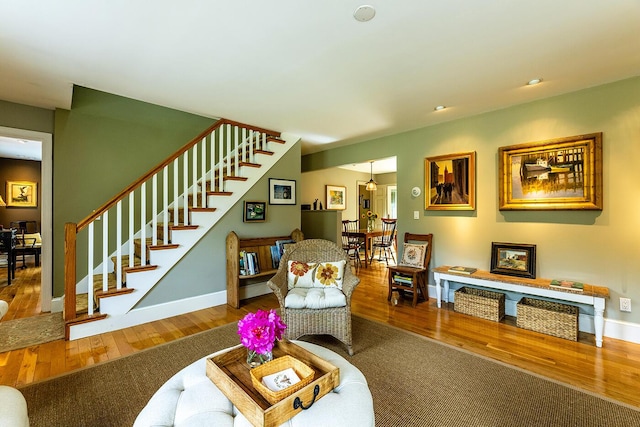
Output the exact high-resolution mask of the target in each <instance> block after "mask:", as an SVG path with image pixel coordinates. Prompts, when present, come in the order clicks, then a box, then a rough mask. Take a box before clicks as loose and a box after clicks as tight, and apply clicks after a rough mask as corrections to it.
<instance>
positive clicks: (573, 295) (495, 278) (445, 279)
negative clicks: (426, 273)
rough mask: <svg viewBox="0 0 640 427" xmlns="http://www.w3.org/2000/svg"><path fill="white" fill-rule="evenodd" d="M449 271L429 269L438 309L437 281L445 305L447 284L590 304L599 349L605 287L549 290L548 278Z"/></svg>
mask: <svg viewBox="0 0 640 427" xmlns="http://www.w3.org/2000/svg"><path fill="white" fill-rule="evenodd" d="M449 268H450V267H449V266H442V267H437V268H434V269H433V277H434V279H435V285H436V298H437V302H438V308H440V307H441V305H442V302H441V301H442V288H441V287H440V283H441V282H442V285H443V288H444V300H445V302H449V281H453V282H456V283H465V284H469V285H475V286H480V287H483V288H493V289H501V290H504V291H511V292H515V293H520V294H527V295H536V296H541V297H547V298H553V299H556V300H562V301H569V302H575V303H579V304H586V305H591V306H593V308H594V316H593V322H594V330H595V336H596V346H597V347H602V335H603V331H604V305H605V299H607V298H609V288H606V287H604V286H595V285H588V284H585V285H584V290H583V291H582V292H576V291H570V290H564V289H560V288H552V287H551V286H549V283H550V282H551V280H549V279H525V278H521V277H515V276H505V275H501V274H492V273H489V272H488V271H482V270H478V271H476V272H475V273H473V274H469V275H467V274H460V273H450V272H449Z"/></svg>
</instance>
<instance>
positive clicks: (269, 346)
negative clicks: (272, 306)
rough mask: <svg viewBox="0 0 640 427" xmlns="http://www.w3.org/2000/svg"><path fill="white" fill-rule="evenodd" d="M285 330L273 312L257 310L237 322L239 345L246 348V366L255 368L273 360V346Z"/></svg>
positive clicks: (276, 314) (284, 326)
mask: <svg viewBox="0 0 640 427" xmlns="http://www.w3.org/2000/svg"><path fill="white" fill-rule="evenodd" d="M285 329H287V325H285V324H284V323H283V322H282V319H280V316H278V313H276V311H275V310H269V311H264V310H258V311H256V312H255V313H248V314H247V315H246V316H244V317H243V318H242V319H241V320H239V321H238V335H240V343H241V344H242V345H243V346H245V347H246V348H247V364H249V367H251V368H255V367H256V366H260V365H261V364H263V363H266V362H269V361H271V360H273V346H274V344H275V342H276V340H281V339H282V335H283V333H284V331H285Z"/></svg>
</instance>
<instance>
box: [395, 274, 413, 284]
mask: <svg viewBox="0 0 640 427" xmlns="http://www.w3.org/2000/svg"><path fill="white" fill-rule="evenodd" d="M393 281H394V282H396V283H398V284H400V285H403V286H413V277H412V276H407V275H405V274H402V273H394V274H393Z"/></svg>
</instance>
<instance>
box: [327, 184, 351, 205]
mask: <svg viewBox="0 0 640 427" xmlns="http://www.w3.org/2000/svg"><path fill="white" fill-rule="evenodd" d="M325 188H326V193H327V205H326V206H327V209H334V210H344V209H346V208H347V187H343V186H340V185H325Z"/></svg>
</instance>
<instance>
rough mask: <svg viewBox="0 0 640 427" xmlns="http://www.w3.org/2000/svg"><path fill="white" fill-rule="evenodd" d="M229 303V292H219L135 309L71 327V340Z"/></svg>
mask: <svg viewBox="0 0 640 427" xmlns="http://www.w3.org/2000/svg"><path fill="white" fill-rule="evenodd" d="M226 303H227V292H226V291H219V292H213V293H210V294H206V295H200V296H197V297H192V298H186V299H183V300H179V301H171V302H167V303H164V304H158V305H154V306H151V307H144V308H138V309H133V310H131V311H130V312H128V313H126V314H123V315H118V316H107V318H106V319H104V320H97V321H95V322H87V323H81V324H78V325H74V326H72V327H71V331H70V334H69V339H70V340H76V339H79V338H85V337H90V336H93V335H97V334H102V333H105V332H110V331H115V330H118V329H124V328H128V327H131V326H136V325H141V324H143V323H148V322H153V321H156V320H160V319H166V318H167V317H171V316H178V315H180V314H185V313H190V312H192V311H197V310H203V309H205V308H209V307H214V306H217V305H224V304H226Z"/></svg>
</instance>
